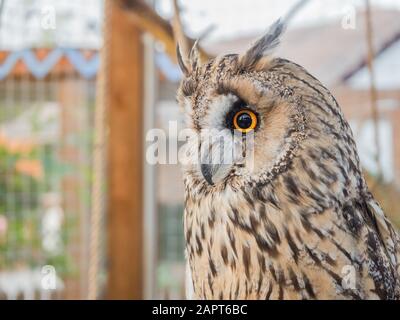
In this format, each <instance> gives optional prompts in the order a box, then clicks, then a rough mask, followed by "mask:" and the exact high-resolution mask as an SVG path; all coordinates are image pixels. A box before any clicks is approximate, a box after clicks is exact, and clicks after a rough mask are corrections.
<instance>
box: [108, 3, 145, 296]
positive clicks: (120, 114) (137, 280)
mask: <svg viewBox="0 0 400 320" xmlns="http://www.w3.org/2000/svg"><path fill="white" fill-rule="evenodd" d="M111 3H112V4H111V13H110V14H111V17H110V19H109V21H110V25H109V26H107V27H106V28H111V29H110V30H109V31H110V37H109V39H110V40H109V41H110V43H109V44H108V48H109V49H108V55H107V56H108V61H107V63H108V68H107V70H108V78H107V83H108V93H107V96H108V99H109V101H108V106H109V117H108V121H109V123H108V125H109V130H110V131H109V139H108V156H109V190H108V191H109V203H108V205H109V211H108V216H107V224H108V286H107V292H106V297H107V298H109V299H141V298H143V283H142V280H143V267H142V265H143V261H142V260H143V259H142V242H143V241H142V228H143V204H142V198H143V194H142V193H143V188H142V169H143V168H142V167H143V151H142V150H143V139H144V137H143V127H142V122H143V120H142V119H143V110H142V108H143V88H142V83H143V80H142V79H143V46H142V41H141V33H140V31H139V30H138V29H137V28H136V27H135V25H134V24H132V22H129V21H128V19H126V16H125V13H124V12H123V11H122V9H121V8H120V7H119V6H118V5H117V4H116V2H115V1H111Z"/></svg>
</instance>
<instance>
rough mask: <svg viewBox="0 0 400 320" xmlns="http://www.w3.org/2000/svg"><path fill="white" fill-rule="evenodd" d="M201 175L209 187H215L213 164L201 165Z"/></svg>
mask: <svg viewBox="0 0 400 320" xmlns="http://www.w3.org/2000/svg"><path fill="white" fill-rule="evenodd" d="M200 169H201V174H202V175H203V177H204V179H205V180H206V181H207V182H208V184H209V185H214V182H213V181H212V176H213V175H212V165H211V164H201V165H200Z"/></svg>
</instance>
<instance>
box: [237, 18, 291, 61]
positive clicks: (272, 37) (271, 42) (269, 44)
mask: <svg viewBox="0 0 400 320" xmlns="http://www.w3.org/2000/svg"><path fill="white" fill-rule="evenodd" d="M284 30H285V24H284V22H283V21H282V20H281V19H278V20H277V21H275V22H274V23H273V24H272V25H271V26H270V27H269V29H268V31H267V33H266V34H265V35H263V36H262V37H261V38H260V39H258V40H257V41H256V42H255V43H254V44H253V45H252V46H251V48H250V49H248V50H247V51H246V52H245V53H244V54H243V55H242V56H241V57H240V66H241V68H243V69H249V68H250V69H251V68H252V67H254V65H255V64H256V63H257V62H258V61H259V60H260V59H261V58H263V57H266V56H268V55H270V54H271V52H272V51H273V50H274V49H275V48H276V47H277V46H278V45H279V42H280V36H281V35H282V33H283V31H284Z"/></svg>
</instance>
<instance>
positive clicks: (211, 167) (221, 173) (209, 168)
mask: <svg viewBox="0 0 400 320" xmlns="http://www.w3.org/2000/svg"><path fill="white" fill-rule="evenodd" d="M231 168H232V164H204V163H203V164H201V165H200V171H201V174H202V175H203V177H204V179H205V180H206V181H207V182H208V184H209V185H211V186H213V185H214V184H216V183H218V182H220V181H221V180H222V179H224V178H225V177H226V176H227V175H228V174H229V172H230V171H231Z"/></svg>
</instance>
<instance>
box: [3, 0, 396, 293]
mask: <svg viewBox="0 0 400 320" xmlns="http://www.w3.org/2000/svg"><path fill="white" fill-rule="evenodd" d="M279 17H287V18H288V23H289V25H288V30H287V32H286V34H285V36H284V37H283V39H282V45H281V46H280V48H279V49H278V50H277V55H279V56H282V57H285V58H288V59H291V60H293V61H295V62H297V63H299V64H301V65H302V66H304V67H305V68H306V69H308V71H309V72H311V73H312V74H313V75H314V76H316V77H317V78H318V79H319V80H321V81H322V83H323V84H325V85H326V86H327V87H328V88H329V89H330V90H331V91H332V92H333V94H334V95H335V97H336V98H337V100H338V102H339V104H340V105H341V107H342V109H343V111H344V113H345V115H346V117H347V119H348V120H349V122H350V124H351V126H352V128H353V131H354V134H355V137H356V141H357V145H358V149H359V153H360V157H361V162H362V165H363V167H364V169H365V173H366V175H367V177H368V183H369V185H370V187H371V190H372V192H373V193H374V194H375V196H376V197H377V198H378V199H379V201H380V203H381V205H382V206H383V207H384V209H385V212H386V213H387V215H388V216H389V217H390V218H391V220H392V221H394V222H395V223H396V224H397V226H400V204H399V201H398V199H399V197H400V126H399V123H400V59H399V57H400V2H399V1H398V0H375V1H372V0H371V1H365V0H358V1H356V0H354V1H351V0H325V1H320V0H309V1H298V0H279V1H278V0H248V1H243V0H229V1H228V0H220V1H211V0H201V1H200V0H191V1H184V0H181V1H178V2H174V1H173V0H153V1H144V0H136V1H135V0H86V1H78V0H0V299H105V298H110V299H118V298H120V299H141V298H145V299H151V298H161V299H174V298H183V297H184V274H185V272H184V243H183V231H182V226H183V222H182V214H183V184H182V180H181V172H180V168H179V165H178V164H157V165H151V164H149V163H148V162H147V161H146V158H145V154H146V148H147V147H148V142H146V139H145V138H146V133H147V132H148V130H149V129H151V128H161V129H163V130H165V131H166V132H167V134H168V136H167V139H168V141H174V140H176V134H175V136H174V133H168V125H169V121H176V120H178V121H181V119H182V115H181V114H180V111H179V108H178V106H177V104H176V99H175V93H176V89H177V87H178V84H179V80H180V77H181V73H180V71H179V68H178V67H177V65H176V60H175V40H176V39H174V32H173V31H174V30H177V29H173V28H172V27H171V22H172V21H175V23H176V25H178V26H179V28H180V29H179V28H178V29H179V30H183V32H184V33H185V35H186V36H187V37H188V38H190V39H200V46H201V47H202V49H203V50H204V52H205V53H206V55H208V56H210V57H211V56H216V55H218V54H223V53H233V52H234V53H240V52H242V51H243V50H245V49H246V48H247V47H248V46H249V44H251V43H252V42H253V41H254V40H255V39H256V38H258V37H259V36H260V35H261V34H262V33H263V32H264V31H265V30H266V28H267V27H268V26H269V25H270V24H271V23H272V22H273V21H274V20H276V19H277V18H279ZM176 25H175V26H176Z"/></svg>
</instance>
